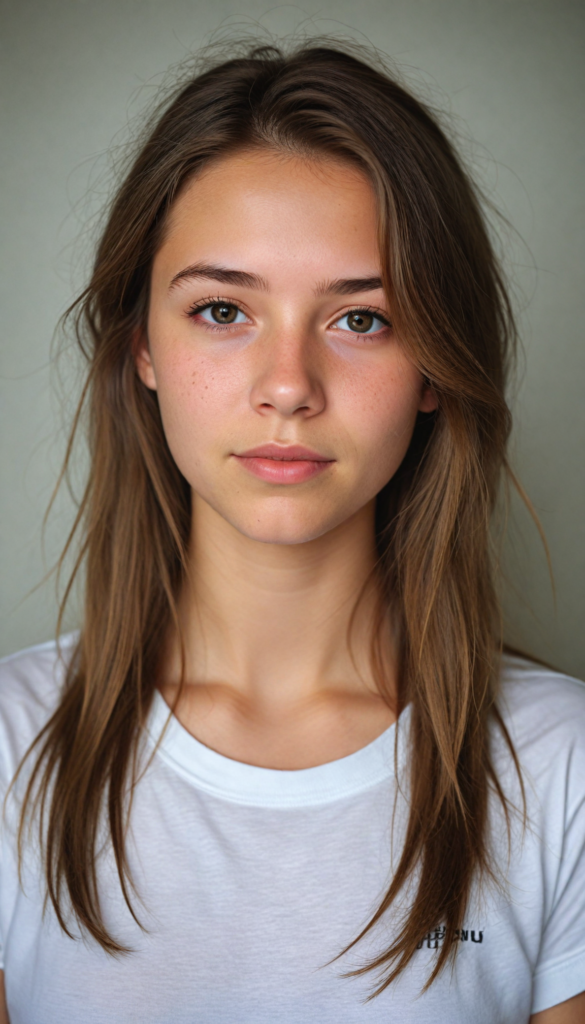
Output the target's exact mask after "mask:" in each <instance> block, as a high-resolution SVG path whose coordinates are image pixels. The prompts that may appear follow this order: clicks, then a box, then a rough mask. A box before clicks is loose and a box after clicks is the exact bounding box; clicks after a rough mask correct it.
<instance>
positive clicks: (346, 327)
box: [334, 309, 390, 334]
mask: <svg viewBox="0 0 585 1024" xmlns="http://www.w3.org/2000/svg"><path fill="white" fill-rule="evenodd" d="M334 326H335V327H340V328H341V330H342V331H351V332H352V333H353V334H376V333H377V331H381V330H383V329H384V328H385V327H389V326H390V325H389V323H388V321H387V320H384V319H383V318H382V317H381V316H374V314H373V313H372V312H371V311H370V310H368V309H352V310H351V311H350V312H349V313H346V314H345V316H342V317H340V318H339V320H336V321H335V324H334Z"/></svg>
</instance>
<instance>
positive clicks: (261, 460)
mask: <svg viewBox="0 0 585 1024" xmlns="http://www.w3.org/2000/svg"><path fill="white" fill-rule="evenodd" d="M234 458H235V459H236V461H237V462H238V463H239V464H240V465H241V466H242V468H243V469H245V470H247V471H248V472H250V473H252V474H253V475H254V476H256V477H259V478H260V479H261V480H265V481H267V482H268V483H273V484H297V483H303V482H304V481H306V480H310V479H312V477H315V476H318V475H319V474H320V473H322V472H324V471H325V470H326V469H328V468H329V466H331V465H332V464H333V463H334V462H335V459H330V458H328V457H327V456H326V455H322V454H321V453H320V452H316V451H313V449H312V448H305V446H304V445H298V444H290V445H281V444H274V443H272V442H271V443H269V444H262V445H259V446H258V447H257V448H249V449H248V450H247V451H245V452H241V453H239V454H234Z"/></svg>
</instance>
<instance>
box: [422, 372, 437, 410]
mask: <svg viewBox="0 0 585 1024" xmlns="http://www.w3.org/2000/svg"><path fill="white" fill-rule="evenodd" d="M438 405H439V399H438V398H437V394H436V392H435V390H434V388H433V386H432V384H431V382H430V380H429V378H428V377H423V389H422V392H421V396H420V403H419V407H418V411H419V412H434V411H435V409H436V408H437V406H438Z"/></svg>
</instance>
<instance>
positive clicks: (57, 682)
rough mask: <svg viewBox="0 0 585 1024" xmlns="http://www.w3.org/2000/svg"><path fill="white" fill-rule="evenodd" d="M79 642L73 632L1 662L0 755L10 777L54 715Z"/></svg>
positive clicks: (29, 648) (12, 655)
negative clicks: (68, 668) (66, 674)
mask: <svg viewBox="0 0 585 1024" xmlns="http://www.w3.org/2000/svg"><path fill="white" fill-rule="evenodd" d="M76 642H77V634H76V633H71V634H68V635H66V636H63V637H60V639H59V640H58V641H56V640H52V641H49V642H48V643H44V644H37V645H36V646H34V647H28V648H26V649H25V650H23V651H18V652H17V653H16V654H11V655H9V656H8V657H7V658H2V659H1V660H0V754H1V756H2V760H3V762H4V767H5V770H7V771H8V774H9V775H10V774H12V773H13V772H14V771H15V770H16V767H17V766H18V764H19V763H20V760H21V758H22V756H23V754H24V753H25V751H26V750H27V749H28V747H29V745H30V744H31V743H32V741H33V740H34V739H35V737H36V736H37V735H38V733H39V732H40V730H41V729H42V728H43V726H44V725H45V723H46V722H47V721H48V719H49V718H50V717H51V715H52V714H53V712H54V710H55V708H56V706H57V704H58V702H59V698H60V695H61V692H62V687H63V681H64V678H65V673H66V670H67V665H68V663H69V661H70V659H71V656H72V655H73V652H74V650H75V645H76Z"/></svg>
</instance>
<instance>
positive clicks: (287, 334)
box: [0, 152, 585, 1024]
mask: <svg viewBox="0 0 585 1024" xmlns="http://www.w3.org/2000/svg"><path fill="white" fill-rule="evenodd" d="M376 238H377V223H376V207H375V202H374V196H373V193H372V190H371V187H370V185H369V183H368V181H367V179H366V178H365V177H364V176H363V175H362V174H361V173H360V172H358V171H357V170H356V169H354V168H351V167H350V166H347V165H345V164H343V163H336V162H333V161H327V162H319V163H310V162H308V161H306V160H300V159H297V158H293V157H284V156H281V155H277V154H271V153H268V152H252V153H239V154H237V155H234V156H231V157H229V158H224V159H223V160H221V161H219V162H217V163H215V164H213V165H210V166H208V168H207V169H206V170H205V172H204V173H203V174H202V175H201V176H200V177H198V178H197V179H196V180H195V181H194V182H192V183H191V184H190V185H189V187H187V188H186V189H185V191H184V192H183V193H182V195H181V196H180V197H179V198H178V200H177V201H176V203H175V206H174V208H173V210H172V211H171V216H170V219H169V223H168V225H167V230H166V234H165V237H164V239H163V242H162V245H161V247H160V249H159V252H158V253H157V255H156V258H155V260H154V265H153V271H152V282H151V284H152V287H151V302H150V311H149V318H148V330H147V336H146V337H143V338H137V339H136V342H135V357H136V366H137V370H138V373H139V375H140V377H141V379H142V381H143V382H144V384H145V385H146V386H147V387H149V388H152V389H155V390H156V391H157V393H158V400H159V405H160V410H161V415H162V420H163V425H164V430H165V434H166V437H167V441H168V444H169V447H170V450H171V453H172V455H173V457H174V459H175V461H176V463H177V465H178V466H179V468H180V470H181V472H182V473H183V475H184V476H185V478H186V479H187V481H188V482H189V484H190V485H191V488H192V494H193V519H192V529H191V538H190V545H189V558H190V569H189V572H188V578H187V580H186V583H185V586H184V588H183V592H182V594H181V596H180V608H179V611H180V618H181V626H182V630H183V633H184V641H185V653H186V686H185V689H184V695H183V697H182V699H181V701H180V703H179V704H178V705H177V706H176V708H175V713H176V714H177V717H178V718H179V720H180V721H181V723H182V724H183V725H184V726H185V728H187V729H188V730H189V731H190V732H191V733H192V734H193V735H194V736H196V737H197V739H199V740H200V741H201V742H203V743H205V744H206V745H207V746H209V747H212V748H213V749H215V750H218V751H219V752H220V753H222V754H225V755H226V756H228V757H231V758H234V759H236V760H239V761H244V762H248V763H251V764H256V765H260V766H264V767H270V768H279V769H299V768H305V767H311V766H313V765H317V764H321V763H325V762H327V761H331V760H334V759H336V758H339V757H344V756H346V755H347V754H350V753H353V752H354V751H355V750H358V749H360V748H361V747H363V746H364V745H366V744H367V743H369V742H371V741H372V740H373V739H374V738H375V737H376V736H378V735H379V734H380V733H381V732H382V731H383V730H384V729H386V728H387V727H388V726H389V725H390V724H391V723H392V721H394V718H395V715H394V711H393V708H392V703H393V701H392V697H393V692H394V691H393V686H394V679H395V659H394V652H393V649H392V645H391V643H390V642H389V643H388V646H387V648H386V649H385V650H384V652H383V657H384V661H385V674H386V676H387V678H388V680H389V690H388V693H387V694H386V696H385V699H382V697H381V695H380V693H379V692H378V690H377V688H376V685H375V681H374V679H373V678H372V674H371V669H370V665H369V656H368V655H369V639H370V637H369V632H368V629H367V623H368V618H369V617H370V616H371V611H372V605H373V602H374V600H375V596H376V595H375V592H374V590H373V588H372V587H371V586H370V587H369V588H366V590H365V593H364V599H363V601H362V603H361V605H360V611H359V613H358V615H357V616H356V620H355V623H354V629H353V632H352V654H353V657H352V655H351V654H350V651H349V650H348V646H347V642H346V636H347V629H348V625H349V621H350V615H351V611H352V608H353V607H354V604H355V601H356V598H357V596H358V594H359V593H360V590H361V589H362V588H363V587H364V584H365V583H366V581H367V580H368V576H369V574H370V572H371V570H372V568H373V566H374V563H375V557H376V555H375V546H374V502H375V496H376V494H377V493H378V492H379V491H380V489H381V488H382V487H383V486H384V484H386V483H387V481H388V480H390V479H391V477H392V476H393V474H394V473H395V472H396V469H397V468H398V466H399V465H400V462H401V461H402V458H403V457H404V454H405V452H406V449H407V447H408V444H409V441H410V438H411V436H412V432H413V429H414V424H415V421H416V417H417V414H418V412H419V411H423V412H429V411H431V410H432V409H433V408H435V405H436V399H435V396H434V394H433V392H432V391H431V390H430V389H429V388H428V387H425V384H424V381H423V377H422V376H421V374H420V372H419V371H418V369H417V368H416V367H415V366H414V365H413V364H412V362H410V361H409V359H408V358H407V357H406V355H405V353H404V351H403V349H402V347H401V345H400V340H399V338H398V337H397V336H396V334H395V333H394V331H393V329H392V327H391V326H389V324H390V323H391V310H390V309H389V308H388V303H387V300H386V297H385V295H384V292H383V290H382V288H381V287H380V286H379V283H376V282H375V281H372V279H375V278H378V277H379V276H380V260H379V253H378V250H377V244H376ZM203 265H204V266H206V267H210V266H212V265H213V266H215V267H223V268H229V269H237V270H241V271H245V272H246V273H247V274H251V275H255V276H256V278H259V279H261V280H257V281H252V282H250V281H247V282H246V281H242V280H239V281H236V282H234V281H233V280H232V281H231V282H229V283H227V282H226V281H225V279H224V280H217V279H215V280H213V279H208V278H203V277H201V276H195V275H189V276H181V277H179V278H177V275H181V274H182V272H184V271H185V270H186V268H189V267H194V266H198V267H199V268H201V266H203ZM358 279H362V280H363V279H369V282H367V283H368V287H364V286H363V285H362V286H360V287H359V288H358V287H356V288H355V289H354V290H351V289H349V290H347V292H346V294H343V295H340V294H337V293H335V292H331V291H327V289H326V286H327V284H328V283H329V284H331V283H332V282H336V281H337V282H339V281H341V280H352V281H354V283H355V282H356V280H358ZM218 300H221V301H222V302H223V303H230V304H232V305H233V306H237V307H238V309H239V310H241V312H242V314H243V315H241V316H240V315H238V318H237V320H236V321H234V323H233V324H232V325H227V326H221V327H220V329H219V330H218V329H217V328H214V327H213V321H212V319H211V316H210V313H209V312H208V311H204V312H199V313H196V314H194V315H193V314H190V310H191V309H192V307H193V306H195V305H198V304H199V305H200V304H202V303H203V304H204V303H205V302H214V301H215V302H216V303H217V301H218ZM364 307H369V308H370V309H371V310H372V311H375V312H376V313H379V314H380V317H381V318H383V319H384V320H386V321H387V322H388V324H385V323H383V322H382V320H378V321H374V322H373V327H374V328H375V329H374V330H373V332H372V333H369V334H363V333H362V334H360V333H356V332H355V331H354V332H352V331H351V330H349V329H348V327H349V321H348V320H346V319H345V317H346V316H347V314H348V313H350V312H351V310H356V309H358V310H359V309H360V308H361V309H363V308H364ZM206 318H207V319H206ZM376 324H377V326H376ZM267 442H276V443H277V444H279V445H291V444H301V445H304V446H307V447H309V448H311V449H313V450H316V451H317V452H318V453H320V454H322V455H324V456H327V458H328V459H329V460H331V461H330V462H329V464H328V465H327V467H326V469H325V470H324V471H323V472H321V473H319V474H318V475H316V476H314V477H312V478H311V479H309V480H306V481H303V482H300V483H295V484H282V483H274V482H270V481H266V480H263V479H259V478H258V477H256V476H254V475H253V474H252V473H250V472H249V471H248V469H247V468H246V466H245V465H244V464H242V462H241V460H239V459H238V458H237V456H238V454H241V453H242V452H244V451H247V450H248V449H250V448H254V447H256V446H258V445H261V444H265V443H267ZM389 625H390V627H391V623H390V624H389ZM389 634H390V635H391V629H390V630H389ZM179 674H180V658H179V649H178V643H177V639H176V637H174V636H170V637H169V642H168V646H167V650H166V651H165V653H164V658H163V661H162V664H161V679H160V689H161V692H162V694H163V696H164V697H165V699H166V700H167V701H168V702H169V703H170V704H172V703H173V701H174V699H175V697H176V695H177V685H178V680H179ZM0 984H1V986H2V990H1V991H2V992H3V975H2V972H0ZM2 1002H3V998H2ZM584 1013H585V995H581V996H577V997H575V999H570V1000H568V1001H567V1002H565V1003H562V1004H560V1005H559V1006H556V1007H552V1008H551V1009H549V1010H545V1011H543V1012H542V1013H539V1014H536V1015H534V1016H533V1017H532V1018H531V1021H532V1022H533V1024H579V1021H582V1020H583V1015H584ZM7 1021H8V1016H7V1013H6V1010H5V1009H4V1012H2V1010H1V1009H0V1024H5V1022H7Z"/></svg>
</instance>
